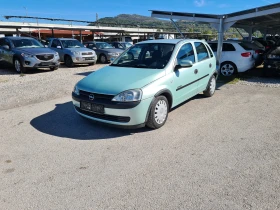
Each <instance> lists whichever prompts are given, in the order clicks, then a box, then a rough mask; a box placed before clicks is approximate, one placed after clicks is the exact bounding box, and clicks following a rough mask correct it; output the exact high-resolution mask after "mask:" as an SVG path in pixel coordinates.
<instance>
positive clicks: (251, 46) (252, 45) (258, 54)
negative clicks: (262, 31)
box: [240, 40, 265, 66]
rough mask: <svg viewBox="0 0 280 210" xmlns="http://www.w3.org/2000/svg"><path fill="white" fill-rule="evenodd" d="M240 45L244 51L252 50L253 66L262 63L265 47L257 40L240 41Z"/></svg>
mask: <svg viewBox="0 0 280 210" xmlns="http://www.w3.org/2000/svg"><path fill="white" fill-rule="evenodd" d="M240 45H241V46H242V47H243V48H244V49H245V50H253V53H252V55H253V58H254V59H255V66H259V65H261V64H262V63H263V55H264V53H265V46H264V45H262V43H260V42H259V41H257V40H253V41H242V42H240Z"/></svg>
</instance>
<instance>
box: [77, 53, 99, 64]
mask: <svg viewBox="0 0 280 210" xmlns="http://www.w3.org/2000/svg"><path fill="white" fill-rule="evenodd" d="M72 61H73V63H76V64H83V63H85V64H88V63H96V61H97V56H96V55H91V56H72Z"/></svg>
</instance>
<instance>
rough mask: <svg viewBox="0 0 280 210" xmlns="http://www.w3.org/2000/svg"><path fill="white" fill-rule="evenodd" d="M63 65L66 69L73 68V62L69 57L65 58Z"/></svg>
mask: <svg viewBox="0 0 280 210" xmlns="http://www.w3.org/2000/svg"><path fill="white" fill-rule="evenodd" d="M64 63H65V65H66V66H67V67H73V66H74V63H73V60H72V58H71V57H70V56H69V55H66V56H65V58H64Z"/></svg>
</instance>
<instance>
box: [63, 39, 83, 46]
mask: <svg viewBox="0 0 280 210" xmlns="http://www.w3.org/2000/svg"><path fill="white" fill-rule="evenodd" d="M61 43H62V46H63V47H64V48H81V47H84V45H82V43H81V42H79V41H78V40H71V39H69V40H61Z"/></svg>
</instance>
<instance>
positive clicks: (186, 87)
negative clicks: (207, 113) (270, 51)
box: [72, 39, 218, 129]
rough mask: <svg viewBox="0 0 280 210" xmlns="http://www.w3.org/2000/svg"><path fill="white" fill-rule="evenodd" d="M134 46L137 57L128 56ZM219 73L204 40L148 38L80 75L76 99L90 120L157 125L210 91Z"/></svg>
mask: <svg viewBox="0 0 280 210" xmlns="http://www.w3.org/2000/svg"><path fill="white" fill-rule="evenodd" d="M134 48H137V49H140V53H139V56H138V57H137V58H132V57H131V56H129V55H130V54H131V51H133V50H134ZM217 76H218V72H217V71H216V58H215V55H214V53H213V51H212V50H211V49H210V47H209V45H208V44H207V43H206V42H205V41H202V40H197V39H195V40H193V39H167V40H152V41H144V42H140V43H137V44H136V45H134V46H132V47H130V48H129V49H127V50H126V51H125V52H124V53H123V54H122V55H120V56H119V57H118V58H117V59H115V60H114V61H113V62H112V64H111V65H109V66H105V67H103V68H101V69H99V70H98V71H96V72H95V73H92V74H90V75H88V76H87V77H85V78H84V79H82V80H81V81H79V82H78V83H77V84H76V85H75V87H74V90H73V92H72V98H73V105H74V108H75V110H76V112H77V113H78V114H80V115H81V116H83V117H85V118H89V119H91V120H95V121H99V122H103V123H108V124H113V125H116V126H124V127H128V128H135V127H143V126H147V127H150V128H153V129H157V128H160V127H162V126H163V125H164V124H165V122H166V120H167V117H168V112H169V111H170V110H171V109H172V108H174V107H176V106H178V105H179V104H182V103H183V102H185V101H186V100H188V99H189V98H191V97H193V96H195V95H197V94H198V93H200V92H203V93H204V94H205V95H206V96H208V97H211V96H212V95H213V94H214V93H215V88H216V79H217ZM182 114H184V113H182ZM185 115H186V117H187V114H186V113H185Z"/></svg>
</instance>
